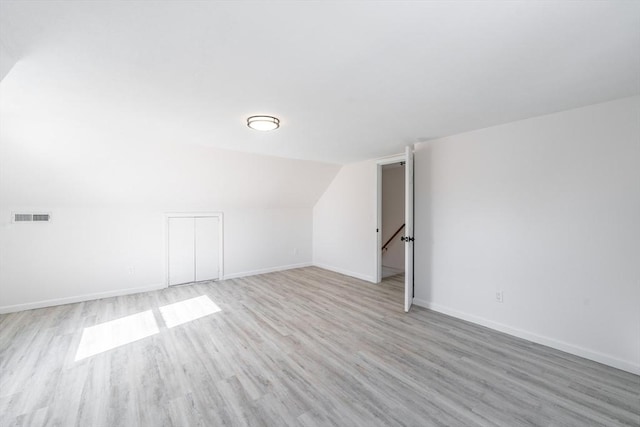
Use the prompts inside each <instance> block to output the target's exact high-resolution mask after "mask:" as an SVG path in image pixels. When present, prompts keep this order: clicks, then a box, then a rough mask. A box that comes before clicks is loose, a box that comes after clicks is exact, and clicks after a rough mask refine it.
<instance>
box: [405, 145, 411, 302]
mask: <svg viewBox="0 0 640 427" xmlns="http://www.w3.org/2000/svg"><path fill="white" fill-rule="evenodd" d="M405 155H406V159H407V160H406V162H407V163H406V165H405V168H404V173H405V175H404V181H405V185H404V191H405V197H404V203H405V206H404V217H405V224H406V225H405V236H404V237H403V240H404V243H405V245H404V311H407V312H408V311H409V309H410V308H411V305H412V304H413V145H408V146H407V147H406V148H405Z"/></svg>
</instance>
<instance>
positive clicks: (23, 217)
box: [13, 213, 51, 222]
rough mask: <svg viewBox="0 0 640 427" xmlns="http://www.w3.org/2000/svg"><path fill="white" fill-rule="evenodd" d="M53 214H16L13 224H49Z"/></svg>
mask: <svg viewBox="0 0 640 427" xmlns="http://www.w3.org/2000/svg"><path fill="white" fill-rule="evenodd" d="M49 221H51V214H48V213H14V214H13V222H49Z"/></svg>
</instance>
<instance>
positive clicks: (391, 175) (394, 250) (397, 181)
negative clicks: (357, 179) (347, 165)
mask: <svg viewBox="0 0 640 427" xmlns="http://www.w3.org/2000/svg"><path fill="white" fill-rule="evenodd" d="M404 175H405V174H404V166H398V165H391V166H383V167H382V228H381V229H380V232H381V233H382V245H384V244H385V242H387V240H389V239H390V238H391V236H393V233H395V232H396V231H397V230H398V227H400V226H401V225H402V224H404ZM404 234H405V233H403V232H400V233H398V234H397V235H396V236H395V237H394V238H393V240H392V241H391V242H390V243H389V246H387V250H386V251H384V252H383V253H382V265H383V266H385V267H391V268H393V269H395V270H401V271H404V242H402V241H401V240H400V237H402V236H404Z"/></svg>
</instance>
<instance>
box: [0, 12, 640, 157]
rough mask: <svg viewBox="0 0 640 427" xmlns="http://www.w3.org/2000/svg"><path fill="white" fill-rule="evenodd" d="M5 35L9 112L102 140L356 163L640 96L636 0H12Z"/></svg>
mask: <svg viewBox="0 0 640 427" xmlns="http://www.w3.org/2000/svg"><path fill="white" fill-rule="evenodd" d="M0 40H1V41H2V43H3V46H6V48H7V49H5V51H4V52H0V55H5V57H6V56H7V53H8V52H11V54H12V56H13V57H15V58H16V59H17V60H18V62H17V63H16V64H15V65H14V66H13V68H12V69H11V71H10V72H9V73H8V74H7V75H6V76H5V77H4V79H2V82H1V83H0V95H2V96H1V97H0V120H1V121H2V122H5V123H6V122H7V121H11V120H14V119H15V118H21V119H22V120H23V121H29V122H31V123H33V124H34V125H36V124H37V126H38V127H39V129H40V130H41V132H43V133H45V134H51V133H58V134H60V133H68V134H69V136H68V137H69V138H76V139H77V140H78V141H83V142H84V143H87V144H90V143H91V140H92V135H95V134H97V133H99V134H100V135H101V136H102V137H103V138H105V137H106V136H110V137H111V138H110V139H111V140H113V141H114V144H115V143H122V144H126V143H127V141H129V140H133V139H135V140H140V139H144V140H146V141H158V142H167V143H180V144H202V145H209V146H214V147H218V148H225V149H232V150H240V151H249V152H254V153H262V154H269V155H275V156H283V157H290V158H297V159H307V160H317V161H323V162H330V163H338V164H343V163H348V162H352V161H357V160H362V159H366V158H374V157H379V156H383V155H388V154H393V153H396V152H400V151H401V150H402V147H403V146H404V145H405V144H407V143H413V142H417V141H423V140H427V139H431V138H435V137H441V136H445V135H450V134H455V133H459V132H463V131H467V130H471V129H477V128H482V127H487V126H490V125H495V124H500V123H505V122H509V121H514V120H518V119H523V118H527V117H532V116H536V115H541V114H546V113H551V112H555V111H561V110H565V109H569V108H574V107H579V106H583V105H588V104H593V103H597V102H602V101H607V100H610V99H615V98H621V97H625V96H630V95H634V94H637V93H640V79H639V76H640V2H633V1H606V2H602V1H598V2H589V1H581V2H560V1H552V2H546V1H536V2H519V1H513V2H466V1H465V2H455V1H443V2H438V1H430V2H401V1H399V2H307V1H301V2H290V1H287V2H264V1H260V2H206V1H161V2H152V1H139V2H138V1H131V2H120V1H108V2H107V1H91V2H89V1H87V2H84V1H79V2H76V1H73V2H71V1H69V2H59V1H43V2H40V1H2V2H1V3H0ZM257 113H268V114H274V115H276V116H278V117H279V118H280V119H281V121H282V127H281V129H279V130H278V131H274V132H271V133H258V132H255V131H252V130H250V129H248V128H247V127H246V125H245V119H246V117H247V116H249V115H252V114H257ZM70 129H73V132H69V130H70Z"/></svg>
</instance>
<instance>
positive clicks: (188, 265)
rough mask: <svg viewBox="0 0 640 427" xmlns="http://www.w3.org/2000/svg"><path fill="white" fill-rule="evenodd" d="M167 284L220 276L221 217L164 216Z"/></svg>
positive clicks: (220, 215)
mask: <svg viewBox="0 0 640 427" xmlns="http://www.w3.org/2000/svg"><path fill="white" fill-rule="evenodd" d="M166 222H167V237H166V242H167V243H166V245H167V269H166V270H167V285H168V286H173V285H181V284H185V283H193V282H201V281H206V280H216V279H220V278H221V277H222V214H221V213H216V214H168V215H167V221H166Z"/></svg>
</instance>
